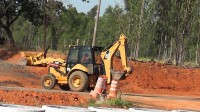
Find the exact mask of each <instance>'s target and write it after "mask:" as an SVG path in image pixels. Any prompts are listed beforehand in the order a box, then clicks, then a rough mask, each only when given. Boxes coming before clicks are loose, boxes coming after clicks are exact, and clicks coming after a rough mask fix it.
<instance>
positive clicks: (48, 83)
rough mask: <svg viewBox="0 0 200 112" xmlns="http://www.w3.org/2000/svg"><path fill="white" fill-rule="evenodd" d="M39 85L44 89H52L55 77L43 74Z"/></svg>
mask: <svg viewBox="0 0 200 112" xmlns="http://www.w3.org/2000/svg"><path fill="white" fill-rule="evenodd" d="M41 85H42V87H43V88H45V89H53V88H54V87H55V85H56V79H55V77H54V76H52V75H45V76H44V77H42V81H41Z"/></svg>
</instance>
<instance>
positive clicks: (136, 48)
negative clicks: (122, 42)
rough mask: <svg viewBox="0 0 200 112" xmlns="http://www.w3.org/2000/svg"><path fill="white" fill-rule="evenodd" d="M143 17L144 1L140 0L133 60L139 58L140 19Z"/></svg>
mask: <svg viewBox="0 0 200 112" xmlns="http://www.w3.org/2000/svg"><path fill="white" fill-rule="evenodd" d="M143 15H144V0H142V3H141V8H140V21H139V26H138V27H139V28H138V35H137V36H138V37H137V40H136V45H135V53H134V54H135V59H136V60H138V57H139V50H140V39H141V30H142V19H143Z"/></svg>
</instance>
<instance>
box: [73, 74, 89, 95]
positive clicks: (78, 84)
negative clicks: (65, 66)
mask: <svg viewBox="0 0 200 112" xmlns="http://www.w3.org/2000/svg"><path fill="white" fill-rule="evenodd" d="M69 87H70V89H71V90H72V91H77V92H82V91H84V90H87V87H88V76H87V74H86V73H84V72H82V71H75V72H73V73H72V74H71V75H70V76H69Z"/></svg>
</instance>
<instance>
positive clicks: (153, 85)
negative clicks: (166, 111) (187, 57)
mask: <svg viewBox="0 0 200 112" xmlns="http://www.w3.org/2000/svg"><path fill="white" fill-rule="evenodd" d="M114 63H115V64H114V65H118V66H115V69H118V70H119V69H120V68H121V61H120V60H119V59H116V58H115V62H114ZM129 64H130V65H131V66H132V67H133V72H132V74H130V75H129V76H128V77H127V78H126V79H125V80H121V81H120V90H121V92H127V93H142V94H160V95H182V96H200V86H199V85H200V81H199V80H200V69H197V68H195V69H194V68H182V67H177V66H173V65H164V64H160V63H149V62H134V61H131V62H130V63H129Z"/></svg>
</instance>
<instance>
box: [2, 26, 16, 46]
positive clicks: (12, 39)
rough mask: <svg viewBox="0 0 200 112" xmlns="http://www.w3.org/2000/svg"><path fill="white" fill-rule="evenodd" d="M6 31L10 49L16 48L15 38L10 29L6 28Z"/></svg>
mask: <svg viewBox="0 0 200 112" xmlns="http://www.w3.org/2000/svg"><path fill="white" fill-rule="evenodd" d="M4 30H5V31H6V33H7V35H8V47H15V42H14V38H13V36H12V32H11V30H10V28H9V27H4Z"/></svg>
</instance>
